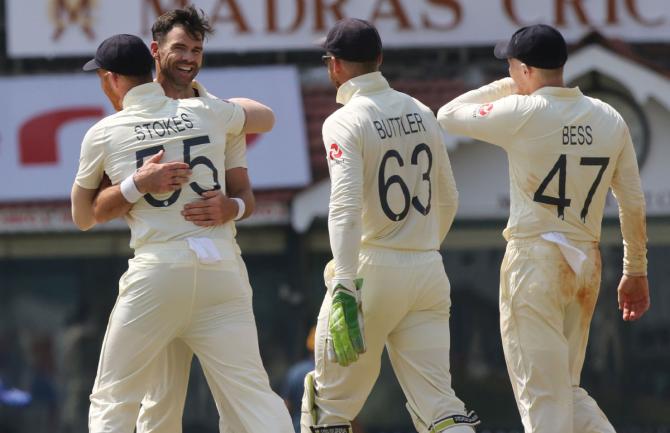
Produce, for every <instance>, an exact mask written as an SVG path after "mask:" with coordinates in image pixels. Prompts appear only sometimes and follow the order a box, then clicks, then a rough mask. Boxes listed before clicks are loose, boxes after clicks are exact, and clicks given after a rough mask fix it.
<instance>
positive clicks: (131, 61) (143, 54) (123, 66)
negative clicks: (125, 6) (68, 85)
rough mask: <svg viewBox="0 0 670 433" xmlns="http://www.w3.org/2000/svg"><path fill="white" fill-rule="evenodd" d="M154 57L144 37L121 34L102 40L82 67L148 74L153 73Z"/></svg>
mask: <svg viewBox="0 0 670 433" xmlns="http://www.w3.org/2000/svg"><path fill="white" fill-rule="evenodd" d="M153 64H154V59H153V57H152V56H151V51H149V48H147V46H146V44H145V43H144V41H142V39H140V38H138V37H137V36H134V35H127V34H119V35H114V36H112V37H109V38H107V39H105V40H104V41H102V43H101V44H100V46H98V49H97V51H96V52H95V58H93V59H91V60H89V61H88V62H87V63H86V64H85V65H84V67H83V68H82V69H84V71H93V70H96V69H100V68H102V69H106V70H108V71H111V72H116V73H117V74H121V75H134V76H140V75H146V74H150V73H151V68H152V66H153Z"/></svg>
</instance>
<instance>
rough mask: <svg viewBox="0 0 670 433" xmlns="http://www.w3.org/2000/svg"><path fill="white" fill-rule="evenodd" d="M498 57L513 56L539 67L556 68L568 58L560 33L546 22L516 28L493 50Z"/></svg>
mask: <svg viewBox="0 0 670 433" xmlns="http://www.w3.org/2000/svg"><path fill="white" fill-rule="evenodd" d="M493 53H494V55H495V56H496V57H497V58H499V59H510V58H514V59H517V60H520V61H521V62H523V63H525V64H526V65H528V66H532V67H535V68H540V69H558V68H562V67H563V65H565V62H566V61H567V60H568V47H567V45H566V43H565V39H563V36H562V35H561V33H560V32H559V31H558V30H556V29H555V28H553V27H551V26H548V25H546V24H535V25H532V26H527V27H522V28H520V29H519V30H517V31H516V32H515V33H514V34H513V35H512V37H511V38H510V40H509V41H507V42H501V43H499V44H497V45H496V47H495V49H494V50H493Z"/></svg>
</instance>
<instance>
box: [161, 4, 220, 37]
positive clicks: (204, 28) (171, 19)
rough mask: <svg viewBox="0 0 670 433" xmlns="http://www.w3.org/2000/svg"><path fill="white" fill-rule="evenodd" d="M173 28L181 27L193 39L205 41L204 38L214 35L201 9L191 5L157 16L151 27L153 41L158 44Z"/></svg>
mask: <svg viewBox="0 0 670 433" xmlns="http://www.w3.org/2000/svg"><path fill="white" fill-rule="evenodd" d="M175 26H182V27H183V28H184V30H186V33H188V35H189V36H191V37H192V38H194V39H201V40H202V39H205V36H207V35H210V34H212V33H214V29H213V28H212V26H211V25H210V24H209V22H208V21H207V17H205V13H204V12H203V11H202V9H200V10H198V9H196V8H195V7H194V6H193V5H189V6H187V7H185V8H184V9H173V10H171V11H169V12H165V13H164V14H163V15H161V16H159V17H158V18H157V19H156V22H155V23H154V25H153V26H151V36H152V37H153V39H154V41H157V42H159V43H160V42H162V40H163V38H164V37H165V35H167V34H168V33H169V32H170V30H172V29H173V28H174V27H175Z"/></svg>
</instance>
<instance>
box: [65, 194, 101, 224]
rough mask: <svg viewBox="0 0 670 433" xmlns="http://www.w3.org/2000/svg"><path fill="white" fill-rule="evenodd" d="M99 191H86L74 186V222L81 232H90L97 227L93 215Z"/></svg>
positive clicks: (71, 196)
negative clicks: (89, 230) (94, 203)
mask: <svg viewBox="0 0 670 433" xmlns="http://www.w3.org/2000/svg"><path fill="white" fill-rule="evenodd" d="M97 191H98V190H95V189H86V188H82V187H81V186H79V185H77V184H76V183H75V184H73V185H72V193H71V195H70V199H71V205H72V209H71V210H72V221H73V222H74V224H75V225H76V226H77V228H79V230H84V231H85V230H88V229H90V228H91V227H93V226H94V225H95V217H94V215H93V200H94V198H95V195H96V193H97Z"/></svg>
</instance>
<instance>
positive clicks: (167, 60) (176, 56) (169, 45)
mask: <svg viewBox="0 0 670 433" xmlns="http://www.w3.org/2000/svg"><path fill="white" fill-rule="evenodd" d="M202 49H203V48H202V39H194V38H192V37H191V36H190V35H189V34H188V33H187V32H186V30H184V28H183V27H182V26H175V27H173V28H172V30H170V31H169V32H168V33H167V34H166V35H165V39H164V40H163V41H162V43H161V44H159V45H158V49H157V50H156V53H155V55H156V59H157V60H158V67H159V69H160V71H159V73H160V74H161V75H162V76H163V78H164V79H165V82H166V84H168V85H171V86H173V87H174V88H176V89H182V88H185V87H186V86H189V85H190V84H191V82H192V81H193V79H194V78H195V77H196V75H198V72H199V71H200V67H201V66H202Z"/></svg>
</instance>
